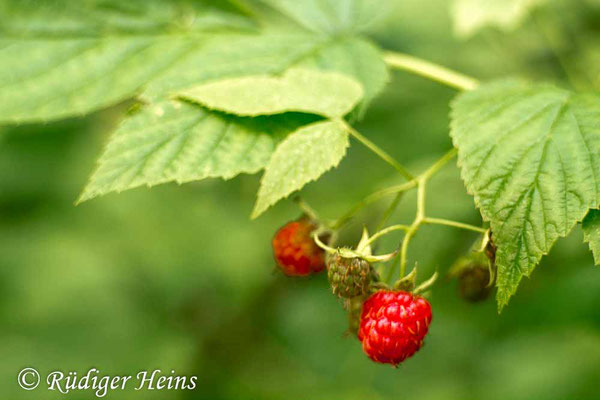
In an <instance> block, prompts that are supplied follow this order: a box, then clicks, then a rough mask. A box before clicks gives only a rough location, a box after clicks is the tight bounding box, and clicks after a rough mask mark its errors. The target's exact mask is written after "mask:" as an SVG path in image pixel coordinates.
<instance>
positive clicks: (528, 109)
mask: <svg viewBox="0 0 600 400" xmlns="http://www.w3.org/2000/svg"><path fill="white" fill-rule="evenodd" d="M451 135H452V138H453V140H454V144H455V145H456V147H458V155H459V163H460V166H461V168H462V176H463V179H464V181H465V184H466V186H467V189H468V190H469V192H470V193H472V194H473V195H474V196H475V202H476V204H477V206H478V207H479V208H480V209H481V213H482V215H483V217H484V219H486V220H488V221H490V224H491V228H492V232H493V238H494V242H495V244H496V245H497V246H498V251H497V255H496V262H497V265H498V281H497V285H498V294H497V299H498V305H499V308H500V309H501V308H502V307H503V306H504V305H506V304H507V302H508V300H509V298H510V296H511V295H512V294H514V293H515V291H516V289H517V286H518V284H519V281H520V280H521V278H522V277H523V276H529V275H530V274H531V272H532V271H533V269H534V267H535V265H536V264H537V263H538V262H539V260H540V258H541V257H542V255H543V254H546V253H547V252H548V251H549V250H550V247H551V246H552V245H553V244H554V242H555V241H556V239H557V238H559V237H561V236H565V235H567V233H569V231H570V230H571V229H572V228H573V226H574V225H575V224H576V223H577V222H578V221H581V220H582V219H583V217H584V216H585V215H586V213H587V212H588V209H589V208H592V207H598V205H599V204H600V98H599V97H597V96H594V95H581V94H573V93H571V92H568V91H566V90H562V89H558V88H556V87H553V86H549V85H527V84H524V83H520V82H516V81H509V82H500V83H493V84H489V85H484V86H482V87H480V88H479V89H477V90H475V91H472V92H466V93H463V94H461V95H459V96H458V97H457V99H456V100H455V101H454V102H453V104H452V129H451Z"/></svg>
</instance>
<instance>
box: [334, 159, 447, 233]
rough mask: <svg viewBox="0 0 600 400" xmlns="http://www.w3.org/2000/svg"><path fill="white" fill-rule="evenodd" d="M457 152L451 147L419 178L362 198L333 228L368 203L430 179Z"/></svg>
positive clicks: (342, 224)
mask: <svg viewBox="0 0 600 400" xmlns="http://www.w3.org/2000/svg"><path fill="white" fill-rule="evenodd" d="M456 153H457V150H456V149H455V148H453V149H451V150H450V151H448V152H447V153H446V154H444V155H443V156H442V157H441V158H440V159H439V160H437V161H436V162H435V163H434V164H433V165H432V166H431V167H429V168H428V169H427V170H426V171H425V172H423V173H422V174H421V175H419V177H418V178H413V179H411V180H409V181H408V182H405V183H403V184H401V185H396V186H390V187H388V188H385V189H382V190H379V191H377V192H374V193H371V194H370V195H368V196H367V197H365V198H364V199H363V200H361V201H360V202H359V203H358V204H356V205H355V206H354V207H352V208H351V209H350V210H348V212H347V213H346V214H344V215H343V216H341V217H340V218H339V219H338V220H337V221H335V222H334V223H333V224H332V225H331V229H333V230H336V229H339V228H341V227H342V226H344V224H346V222H348V221H349V220H350V219H352V217H353V216H354V215H355V214H356V213H357V212H359V211H360V210H361V209H362V208H363V207H366V206H367V205H369V204H371V203H373V202H375V201H377V200H379V199H381V198H382V197H385V196H387V195H388V194H394V193H398V194H401V193H403V192H406V191H408V190H410V189H412V188H415V187H417V186H418V183H419V179H421V180H424V181H426V180H428V179H430V178H431V177H432V176H433V175H434V174H435V173H436V172H438V171H439V170H440V169H441V168H442V167H443V166H444V165H446V163H447V162H448V161H450V160H451V159H452V158H453V157H454V156H455V155H456Z"/></svg>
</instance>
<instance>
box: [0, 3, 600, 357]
mask: <svg viewBox="0 0 600 400" xmlns="http://www.w3.org/2000/svg"><path fill="white" fill-rule="evenodd" d="M545 3H546V2H545V1H544V0H536V1H521V0H507V1H505V2H493V1H480V0H455V1H453V2H452V7H451V9H452V13H453V17H454V24H455V30H456V32H457V34H458V35H459V36H461V37H463V38H467V37H471V36H474V35H477V34H478V31H479V30H480V29H482V28H483V27H486V26H495V27H497V28H499V29H502V30H511V29H514V28H515V27H516V26H518V25H519V24H522V23H526V22H527V20H528V18H529V15H530V13H531V11H532V9H534V8H543V7H545ZM391 5H392V2H391V1H385V0H344V1H338V0H310V1H297V0H262V1H259V0H247V1H244V0H229V1H222V2H214V1H192V0H180V1H173V2H166V1H159V0H147V1H132V2H118V1H116V0H106V1H104V0H89V1H81V2H68V1H66V0H63V1H39V2H30V1H19V2H14V1H7V0H4V1H0V11H1V12H0V32H1V36H0V43H1V44H0V59H1V60H2V62H0V85H2V91H1V92H0V123H2V124H23V123H32V122H47V121H53V120H58V119H62V118H67V117H73V116H80V115H85V114H89V113H92V112H94V111H97V110H100V109H103V108H106V107H108V106H111V105H115V104H117V103H119V102H122V101H124V100H127V99H134V100H135V105H134V106H133V107H132V110H131V112H130V113H128V115H127V116H125V117H124V119H123V121H122V123H121V124H120V125H119V127H118V128H117V130H116V131H115V132H114V133H113V134H112V136H111V137H110V139H109V140H108V143H107V145H106V149H105V151H104V153H103V154H102V155H101V157H100V159H99V162H98V167H97V169H96V170H95V171H94V172H93V174H92V176H91V178H90V181H89V183H88V185H87V186H86V187H85V188H84V189H83V192H82V194H81V196H80V198H79V200H78V202H84V201H87V200H90V199H93V198H95V197H98V196H101V195H105V194H108V193H111V192H120V191H123V190H127V189H132V188H135V187H139V186H153V185H157V184H162V183H166V182H177V183H185V182H190V181H197V180H202V179H205V178H211V177H219V178H223V179H230V178H232V177H234V176H236V175H239V174H242V173H247V174H253V173H258V172H260V171H264V172H263V175H262V178H261V181H260V187H259V189H258V197H257V201H256V204H255V206H254V210H253V211H252V218H256V217H258V216H260V215H261V214H262V213H264V212H265V211H266V210H267V209H268V208H269V207H270V206H272V205H273V204H275V203H277V202H278V201H280V200H282V199H284V198H286V197H288V196H290V195H291V194H293V193H296V192H298V191H300V190H301V189H302V188H303V187H304V186H305V185H306V184H307V183H309V182H312V181H315V180H317V179H319V177H321V176H322V175H323V174H324V173H326V172H327V171H328V170H330V169H332V168H335V167H336V166H337V165H338V164H339V163H340V162H341V161H342V159H343V158H344V156H345V154H346V150H347V148H348V146H349V145H350V139H353V140H355V141H356V142H358V143H360V144H362V145H364V146H366V147H367V148H368V149H370V150H371V151H373V152H374V153H375V154H376V155H377V156H378V157H380V158H381V160H382V161H383V162H386V163H388V164H389V165H390V166H391V167H392V168H393V169H394V170H395V171H396V172H397V174H398V181H399V182H398V184H396V185H393V186H390V187H388V188H384V189H382V190H380V191H378V192H375V193H372V194H370V195H368V196H366V197H365V199H364V201H362V202H360V203H359V204H358V205H357V206H356V207H354V208H353V209H351V210H349V211H348V212H347V213H346V214H343V215H341V216H340V217H339V218H338V219H336V220H334V221H324V220H322V219H318V218H317V217H316V215H315V213H314V212H312V210H310V209H309V208H308V207H306V206H305V207H304V208H305V210H307V211H308V212H309V214H311V215H310V216H311V218H312V219H313V221H316V222H317V223H318V225H319V227H318V229H317V230H316V231H315V232H314V233H313V238H314V239H315V243H312V242H311V246H312V245H313V244H320V245H321V246H322V247H323V248H324V249H327V250H328V251H329V252H330V253H331V252H333V253H335V254H337V256H336V257H341V258H344V257H347V258H349V259H351V260H355V263H356V265H357V266H361V267H365V266H367V267H368V268H366V267H365V268H362V269H361V268H358V270H360V271H358V274H357V275H356V277H360V279H365V281H361V282H359V283H358V284H357V285H356V286H353V285H354V283H355V282H354V280H353V279H354V278H352V279H350V278H349V277H351V276H352V277H354V275H352V274H354V272H355V271H354V270H352V271H350V270H347V269H344V270H343V271H342V270H338V269H339V268H338V267H339V266H340V265H345V264H344V263H342V262H339V263H336V268H337V269H336V270H335V271H330V276H331V277H332V283H333V284H334V291H336V292H337V294H339V295H344V294H345V295H350V294H352V295H354V294H356V295H357V296H359V295H360V296H361V299H362V296H365V295H367V294H368V293H364V292H369V291H371V292H377V291H378V290H381V289H385V290H390V288H392V287H394V288H395V289H396V290H400V289H402V290H405V291H406V290H408V291H410V290H412V289H413V288H414V286H415V284H414V283H415V282H414V272H416V269H414V268H412V267H411V268H410V270H411V271H413V272H412V273H408V272H409V271H408V268H409V266H407V254H408V251H409V249H410V244H411V240H412V238H413V237H414V236H415V234H416V233H417V232H418V231H419V229H420V228H421V227H422V226H423V225H426V224H431V225H446V226H450V227H454V228H457V229H464V230H469V231H472V232H474V233H475V234H477V235H479V239H478V240H479V241H480V242H481V243H483V244H485V243H486V242H487V241H489V240H490V238H492V239H493V243H494V254H493V257H492V258H493V260H492V261H493V262H492V264H493V274H491V275H492V276H490V281H492V280H495V285H496V287H497V292H496V299H497V303H498V309H499V310H502V308H503V307H504V306H506V305H507V304H508V301H509V299H510V297H511V296H512V295H513V294H514V293H515V292H516V290H517V287H518V285H519V282H520V280H521V279H522V278H523V277H524V276H530V275H531V273H532V272H533V270H534V268H535V267H536V265H537V264H538V263H539V261H540V259H541V258H542V256H543V255H545V254H547V253H548V252H549V251H550V249H551V248H552V246H553V245H554V244H555V242H556V241H557V240H558V239H559V238H561V237H564V236H566V235H567V234H569V232H570V231H571V230H572V229H573V227H574V226H575V225H576V224H578V223H581V224H582V227H583V231H584V238H585V241H586V242H588V243H589V246H590V248H591V250H592V252H593V254H594V259H595V261H596V263H597V264H600V211H599V210H598V209H599V208H600V97H598V95H597V94H596V93H593V91H592V89H593V83H589V82H588V83H586V82H584V83H582V82H581V79H571V86H572V87H570V88H564V87H559V86H556V85H555V84H553V83H546V82H528V81H525V80H520V79H507V78H506V77H500V79H497V80H492V81H490V82H480V81H479V80H477V79H475V78H472V77H469V76H467V75H464V74H462V73H459V72H456V71H453V70H450V69H448V68H445V67H442V66H439V65H437V64H434V63H431V62H429V61H426V60H422V59H419V58H416V57H413V56H411V55H408V54H402V53H398V52H393V51H387V50H384V49H382V48H380V47H379V46H378V45H377V44H375V43H374V41H373V40H372V39H370V38H369V32H370V29H371V28H372V27H373V26H375V25H376V23H377V22H378V20H379V19H381V17H382V16H385V15H386V10H387V9H388V7H390V6H391ZM563 64H565V63H563ZM390 70H402V71H406V72H409V73H413V74H417V75H420V76H422V77H424V78H427V79H431V80H434V81H437V82H439V83H441V84H445V85H448V86H450V87H452V88H455V89H456V90H457V91H458V94H457V96H456V98H455V99H454V100H453V101H452V103H451V105H450V106H451V113H450V116H451V126H450V129H449V134H450V136H451V138H452V141H453V144H454V147H453V148H452V149H448V152H447V153H446V154H445V155H441V156H440V159H439V160H438V161H437V162H435V163H434V164H432V165H431V166H430V167H429V168H427V169H425V170H424V171H422V172H420V173H417V174H414V173H413V172H412V171H409V170H408V169H407V168H406V167H404V166H403V165H402V163H401V162H399V161H398V160H395V159H394V158H392V157H391V156H390V155H389V154H388V152H387V151H386V150H384V149H383V148H382V147H380V146H378V145H376V144H375V143H373V142H372V141H371V140H370V139H368V138H367V137H365V136H364V135H363V134H361V133H360V132H359V131H358V130H357V129H356V128H355V127H354V123H355V122H356V121H357V120H358V119H360V118H361V117H362V116H363V115H364V114H365V113H367V112H369V105H370V103H371V101H372V100H373V99H374V98H375V97H376V96H377V95H378V94H379V93H380V92H381V91H382V90H383V89H384V87H385V85H386V83H387V82H388V81H389V80H390V79H393V78H392V77H390V76H389V71H390ZM566 75H567V76H569V77H573V74H572V73H571V71H569V70H568V68H567V70H566ZM393 145H397V144H387V146H393ZM449 162H457V163H458V165H459V167H460V169H461V173H462V178H463V180H464V184H465V187H466V190H467V192H468V193H470V194H471V195H473V197H474V200H475V205H476V207H477V208H478V209H479V210H480V212H481V216H482V218H483V221H484V223H483V225H482V226H472V225H469V224H465V223H462V222H459V221H452V220H447V219H443V218H439V217H437V216H430V215H429V214H428V213H427V210H426V197H427V195H428V193H427V187H428V181H429V180H430V178H431V177H432V176H433V175H435V174H436V172H438V171H439V170H440V168H441V167H442V166H444V165H445V164H446V163H449ZM401 180H404V182H400V181H401ZM410 190H415V191H417V194H418V195H417V212H416V215H415V217H414V219H413V220H412V222H410V223H405V224H394V225H390V226H387V227H385V226H383V224H384V223H385V222H386V220H387V216H389V215H390V214H391V213H392V212H393V210H394V208H395V207H396V206H397V205H398V203H399V201H400V199H401V196H402V194H403V193H405V192H407V191H410ZM342 195H343V194H342ZM434 195H436V194H435V193H434ZM438 195H439V194H438ZM388 196H395V198H394V201H393V202H392V203H391V206H390V208H389V209H388V211H387V212H386V218H383V219H382V224H380V225H382V226H380V229H378V230H377V231H376V232H374V233H373V235H369V234H365V235H364V236H363V240H362V241H361V243H359V244H358V246H357V248H356V249H353V250H352V249H339V248H337V247H336V246H335V238H336V236H337V234H338V232H339V231H340V230H342V229H344V228H345V226H346V222H348V221H349V220H350V219H352V218H353V217H354V216H355V214H356V213H357V212H358V211H359V210H360V209H362V208H363V207H366V206H368V205H369V204H371V203H372V202H374V201H375V200H378V199H381V198H384V197H388ZM393 232H401V233H403V237H402V239H401V240H400V242H399V246H398V248H397V249H395V250H394V251H393V252H392V253H390V254H387V255H384V256H376V255H373V254H371V250H370V249H371V244H372V243H374V242H375V241H376V240H377V239H378V238H380V237H382V236H384V235H387V234H391V233H393ZM323 233H325V234H327V235H329V236H330V238H331V242H329V243H322V241H320V240H319V235H320V234H323ZM480 251H483V250H482V249H480ZM340 252H342V253H340ZM338 261H340V260H338ZM375 262H380V263H383V264H381V265H379V266H377V270H373V271H370V272H372V274H365V273H363V272H365V271H367V270H370V268H371V267H370V266H371V264H370V263H375ZM350 265H352V263H350ZM317 269H318V268H317ZM361 271H362V272H361ZM291 274H292V275H298V274H297V273H291ZM303 274H304V273H302V274H300V275H303ZM484 275H485V274H484ZM374 277H377V279H374ZM380 277H381V278H380ZM367 278H368V279H367ZM348 279H350V280H348ZM347 280H348V282H350V281H352V282H350V283H352V285H348V284H347V283H348V282H346V281H347ZM369 280H370V281H369ZM342 282H346V283H344V284H345V285H346V287H344V288H341V287H340V286H339V285H340V283H342ZM394 282H396V283H394ZM429 283H431V282H429ZM336 285H337V286H336ZM390 285H391V286H390ZM426 286H427V285H426ZM336 287H337V289H336ZM367 288H368V290H367ZM359 292H360V293H359ZM396 293H398V292H397V291H396ZM371 294H372V293H371ZM345 297H352V296H345ZM351 300H352V299H349V300H348V301H347V303H348V304H350V303H352V304H353V306H352V307H347V308H348V309H349V310H351V311H352V313H354V314H356V307H355V304H356V301H351ZM354 300H355V299H354ZM354 325H355V326H356V324H354ZM415 343H416V342H415ZM418 347H420V345H419V346H417V348H418ZM407 354H408V353H407ZM393 359H394V360H396V358H393ZM398 359H399V358H398Z"/></svg>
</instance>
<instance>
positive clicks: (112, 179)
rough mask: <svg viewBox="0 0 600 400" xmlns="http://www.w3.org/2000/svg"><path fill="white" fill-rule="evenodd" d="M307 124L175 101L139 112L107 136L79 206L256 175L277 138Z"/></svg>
mask: <svg viewBox="0 0 600 400" xmlns="http://www.w3.org/2000/svg"><path fill="white" fill-rule="evenodd" d="M306 122H307V119H306V117H305V116H292V117H289V116H288V118H287V119H286V120H283V119H278V120H265V119H262V120H261V119H249V118H235V117H232V116H227V115H220V114H217V113H214V112H210V111H207V110H204V109H202V108H201V107H199V106H196V105H191V104H186V103H181V102H175V101H165V102H162V103H157V104H154V105H152V106H148V107H144V108H143V109H142V110H141V111H139V112H138V113H137V114H135V115H134V116H133V117H131V118H129V119H127V120H125V122H124V123H123V124H122V125H121V126H120V127H119V128H118V129H117V131H116V132H115V133H114V134H113V135H112V137H111V138H110V141H109V143H108V145H107V147H106V150H105V151H104V154H103V155H102V157H101V158H100V160H99V166H98V169H97V170H96V171H95V172H94V174H93V175H92V177H91V179H90V182H89V184H88V185H87V187H86V188H85V190H84V192H83V193H82V195H81V197H80V198H79V202H81V201H85V200H89V199H91V198H93V197H96V196H100V195H104V194H106V193H109V192H113V191H116V192H120V191H123V190H126V189H131V188H134V187H138V186H142V185H146V186H153V185H157V184H160V183H164V182H171V181H174V182H178V183H183V182H189V181H193V180H199V179H204V178H208V177H222V178H224V179H229V178H232V177H234V176H236V175H238V174H240V173H255V172H257V171H259V170H260V169H262V168H263V167H264V166H265V165H266V164H267V163H268V161H269V159H270V157H271V154H272V153H273V151H274V149H275V145H276V143H277V142H278V141H279V140H280V138H281V137H282V136H284V135H285V134H286V133H288V132H290V131H292V130H294V129H296V128H297V127H298V126H299V125H300V124H304V123H306Z"/></svg>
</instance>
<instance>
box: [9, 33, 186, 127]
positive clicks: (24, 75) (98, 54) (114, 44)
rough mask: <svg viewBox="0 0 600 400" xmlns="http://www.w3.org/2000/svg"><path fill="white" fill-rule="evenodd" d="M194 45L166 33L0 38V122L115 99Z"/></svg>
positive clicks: (66, 113)
mask: <svg viewBox="0 0 600 400" xmlns="http://www.w3.org/2000/svg"><path fill="white" fill-rule="evenodd" d="M193 46H194V44H193V42H191V41H188V40H179V41H173V38H172V37H168V36H162V37H153V36H146V37H140V36H131V37H108V38H102V39H96V38H83V39H65V40H55V39H27V40H21V39H18V40H0V59H2V60H3V61H2V63H0V87H2V90H1V91H0V123H22V122H41V121H48V120H52V119H57V118H66V117H71V116H76V115H83V114H86V113H89V112H92V111H94V110H97V109H100V108H103V107H106V106H109V105H112V104H116V103H118V102H120V101H122V100H125V99H127V98H129V97H131V96H132V95H133V93H135V92H136V91H138V90H139V89H140V88H141V87H142V85H143V84H145V83H146V82H147V81H148V80H149V79H151V78H152V77H153V76H154V75H155V74H156V73H157V72H158V71H161V70H163V69H164V68H166V67H168V66H169V65H170V64H171V63H172V62H174V61H175V60H177V59H178V58H179V57H181V56H182V55H183V54H185V53H186V52H187V51H189V49H190V48H192V47H193ZM148 60H153V62H148Z"/></svg>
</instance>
